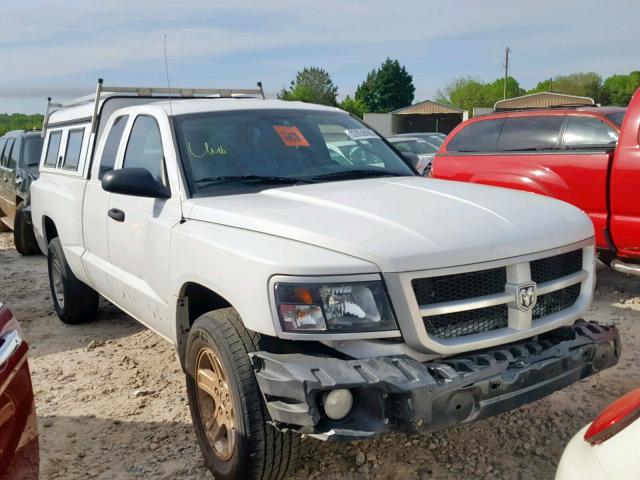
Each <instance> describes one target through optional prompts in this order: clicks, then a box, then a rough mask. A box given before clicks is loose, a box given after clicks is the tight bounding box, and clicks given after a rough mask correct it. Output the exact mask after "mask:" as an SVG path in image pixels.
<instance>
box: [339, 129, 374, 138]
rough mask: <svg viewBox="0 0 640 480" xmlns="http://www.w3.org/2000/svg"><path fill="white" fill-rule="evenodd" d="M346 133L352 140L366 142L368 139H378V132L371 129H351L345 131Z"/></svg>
mask: <svg viewBox="0 0 640 480" xmlns="http://www.w3.org/2000/svg"><path fill="white" fill-rule="evenodd" d="M344 133H346V134H347V137H349V138H350V139H351V140H366V139H368V138H378V135H376V132H374V131H373V130H371V129H370V128H350V129H348V130H345V131H344Z"/></svg>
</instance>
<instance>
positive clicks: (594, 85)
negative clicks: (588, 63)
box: [553, 72, 602, 102]
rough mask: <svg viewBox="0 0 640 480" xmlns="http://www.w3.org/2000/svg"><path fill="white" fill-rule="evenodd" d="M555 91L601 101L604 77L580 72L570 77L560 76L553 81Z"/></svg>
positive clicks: (593, 73)
mask: <svg viewBox="0 0 640 480" xmlns="http://www.w3.org/2000/svg"><path fill="white" fill-rule="evenodd" d="M553 91H554V92H560V93H567V94H569V95H579V96H583V97H591V98H593V99H594V100H595V101H596V102H600V101H601V94H602V77H600V75H598V74H597V73H596V72H578V73H572V74H570V75H558V76H557V77H555V78H554V79H553Z"/></svg>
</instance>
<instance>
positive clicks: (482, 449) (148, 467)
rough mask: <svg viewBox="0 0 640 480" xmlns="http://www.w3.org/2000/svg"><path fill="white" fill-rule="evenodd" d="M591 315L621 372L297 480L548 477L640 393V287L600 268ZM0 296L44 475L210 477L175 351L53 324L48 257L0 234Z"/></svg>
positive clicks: (316, 455)
mask: <svg viewBox="0 0 640 480" xmlns="http://www.w3.org/2000/svg"><path fill="white" fill-rule="evenodd" d="M598 274H599V276H598V288H597V290H596V297H595V302H594V304H593V306H592V307H591V310H590V311H589V313H588V315H587V316H586V318H587V319H588V320H598V321H600V322H607V323H611V322H612V323H615V324H616V325H618V327H619V329H620V332H621V335H622V342H623V355H622V359H621V361H620V363H619V364H618V366H616V367H614V368H612V369H610V370H607V371H605V372H603V373H601V374H599V375H597V376H596V377H595V378H593V377H592V378H591V379H587V380H585V381H582V382H579V383H578V384H576V385H574V386H572V387H570V388H568V389H566V390H564V391H561V392H556V393H554V394H552V395H551V396H549V397H547V398H545V399H543V400H540V401H538V402H536V403H534V404H532V405H529V406H525V407H523V408H520V409H518V410H516V411H514V412H509V413H506V414H502V415H500V416H498V417H494V418H491V419H488V420H484V421H480V422H477V423H474V424H471V425H466V426H462V427H458V428H454V429H451V430H448V431H445V432H440V433H436V434H432V435H426V436H407V435H402V434H395V435H390V436H385V437H380V438H376V439H373V440H369V441H360V442H356V443H352V444H326V443H321V442H317V441H314V440H307V441H305V449H304V457H303V459H302V465H303V467H302V468H301V469H300V470H299V471H298V472H297V473H296V475H295V476H294V478H295V479H299V480H302V479H312V478H322V479H323V480H324V479H328V480H331V479H352V478H356V479H369V478H371V479H396V478H402V479H413V478H415V479H461V478H465V479H467V478H479V479H483V478H486V479H547V478H553V475H554V472H555V468H556V465H557V463H558V460H559V458H560V454H561V453H562V449H563V447H564V445H565V444H566V442H567V441H568V440H569V438H571V436H572V435H573V434H574V433H575V432H576V431H578V430H579V428H580V427H582V426H583V425H584V424H586V423H587V422H588V421H590V420H591V419H593V417H594V415H596V414H597V413H598V412H599V411H600V409H602V408H603V407H604V406H605V405H607V404H608V403H609V402H611V401H612V400H613V399H615V398H616V397H618V396H620V395H622V394H623V393H626V392H628V391H629V390H632V389H633V388H635V387H637V386H638V385H640V362H639V360H640V355H639V353H640V351H639V348H638V346H637V345H638V344H637V341H638V337H639V336H640V282H639V281H638V280H637V279H633V278H631V277H626V276H623V275H621V274H616V273H613V272H611V271H609V270H607V269H605V268H604V267H602V268H600V269H599V271H598ZM0 298H2V300H3V301H5V302H6V303H7V304H8V305H9V306H10V307H11V309H12V310H13V311H14V313H15V314H16V316H17V317H18V319H19V320H20V322H21V324H22V326H23V328H24V331H25V334H26V336H27V339H28V340H29V342H30V344H31V359H30V364H31V369H32V374H33V383H34V388H35V392H36V401H37V410H38V415H39V428H40V441H41V472H42V473H41V478H43V479H53V478H63V479H86V478H92V479H94V478H95V479H120V478H123V479H125V478H145V479H208V478H212V477H211V475H210V474H209V473H208V471H206V469H205V468H204V467H203V463H202V460H201V457H200V452H199V450H198V448H197V445H196V440H195V436H194V434H193V432H192V427H191V420H190V417H189V411H188V406H187V400H186V393H185V385H184V377H183V374H182V372H181V370H180V366H179V364H178V361H177V359H176V357H175V354H174V350H173V349H172V347H171V346H170V345H169V344H167V343H166V342H165V341H164V340H163V339H161V338H160V337H158V336H156V335H155V334H153V333H151V332H150V331H148V330H145V329H144V328H143V327H142V326H140V325H139V324H138V323H136V322H135V321H134V320H132V319H131V318H130V317H128V316H127V315H125V314H123V313H121V312H119V311H118V310H117V309H116V308H114V307H113V306H111V305H109V304H107V303H104V304H103V305H101V309H100V314H99V316H98V319H97V320H96V321H94V322H92V323H89V324H86V325H80V326H68V325H64V324H62V323H61V322H59V321H58V319H57V317H56V316H55V314H54V312H53V308H52V305H51V298H50V295H49V290H48V286H47V268H46V261H45V258H44V257H41V256H40V257H20V256H19V255H18V254H17V253H16V252H15V250H13V245H12V241H11V236H10V235H9V234H6V233H5V234H0Z"/></svg>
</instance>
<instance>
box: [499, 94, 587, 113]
mask: <svg viewBox="0 0 640 480" xmlns="http://www.w3.org/2000/svg"><path fill="white" fill-rule="evenodd" d="M595 103H596V102H595V101H594V100H593V98H589V97H579V96H577V95H567V94H565V93H555V92H540V93H531V94H529V95H522V96H521V97H513V98H507V99H506V100H499V101H497V102H496V104H495V105H494V108H495V109H496V110H515V109H520V108H541V107H558V106H562V105H595Z"/></svg>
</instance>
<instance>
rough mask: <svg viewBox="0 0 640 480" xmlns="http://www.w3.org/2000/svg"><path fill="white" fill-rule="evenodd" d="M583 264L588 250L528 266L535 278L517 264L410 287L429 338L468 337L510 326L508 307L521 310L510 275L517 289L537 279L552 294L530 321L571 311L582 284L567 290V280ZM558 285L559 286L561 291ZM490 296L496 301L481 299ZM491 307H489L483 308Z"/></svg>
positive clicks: (427, 280)
mask: <svg viewBox="0 0 640 480" xmlns="http://www.w3.org/2000/svg"><path fill="white" fill-rule="evenodd" d="M582 260H583V250H582V249H575V250H572V251H569V252H567V253H562V254H560V255H553V256H551V257H546V258H541V259H538V260H533V261H531V262H529V270H530V272H531V276H530V277H529V276H528V275H526V269H521V268H517V267H516V265H517V262H516V261H514V263H513V264H510V265H507V266H503V267H498V268H490V269H487V270H479V271H473V272H465V273H456V274H452V275H443V276H435V277H423V278H414V279H412V280H411V287H412V289H413V293H414V294H415V298H416V301H417V303H418V305H419V307H420V309H421V312H422V320H423V322H424V326H425V329H426V331H427V333H428V335H429V336H430V337H432V338H438V339H451V338H457V337H464V336H466V335H472V334H476V333H483V332H490V331H492V330H499V329H502V328H506V327H508V325H509V320H508V319H509V309H510V308H511V309H514V310H515V309H517V308H518V307H517V305H516V297H515V293H514V291H513V286H512V285H509V286H508V285H507V272H509V279H510V282H512V283H513V284H514V285H522V284H526V283H527V282H530V281H533V282H535V283H536V284H537V285H542V284H545V289H546V290H547V291H548V292H549V290H551V291H550V292H549V293H545V294H544V295H539V296H538V298H537V303H536V305H535V306H534V308H533V309H532V311H531V312H530V313H529V312H528V313H527V316H528V318H529V322H533V321H535V320H538V319H541V318H544V317H547V316H550V315H553V314H556V313H558V312H562V311H564V310H567V309H569V308H571V307H572V306H573V305H574V304H575V303H576V302H577V301H578V298H579V297H580V291H581V286H582V283H581V280H579V279H576V282H578V283H575V284H573V285H570V286H568V287H565V285H566V281H565V280H566V277H568V276H570V275H572V274H574V273H578V272H581V271H582ZM523 272H524V273H523ZM585 278H588V277H583V278H582V281H584V279H585ZM554 282H558V283H557V287H555V288H557V290H556V289H555V288H554ZM563 283H564V285H563ZM488 295H494V297H490V298H489V299H480V298H479V297H486V296H488ZM496 295H497V297H496ZM491 302H494V303H496V302H499V305H490V303H491ZM487 303H488V304H489V305H490V306H484V305H487ZM478 307H481V308H478ZM529 315H530V316H529Z"/></svg>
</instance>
